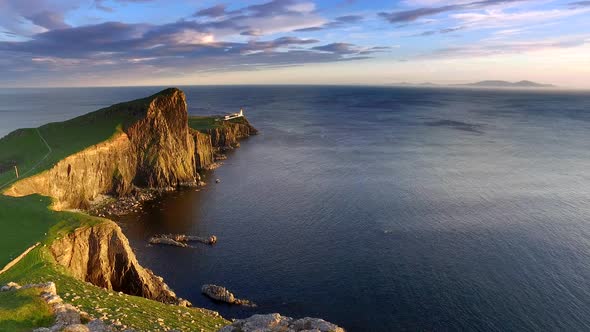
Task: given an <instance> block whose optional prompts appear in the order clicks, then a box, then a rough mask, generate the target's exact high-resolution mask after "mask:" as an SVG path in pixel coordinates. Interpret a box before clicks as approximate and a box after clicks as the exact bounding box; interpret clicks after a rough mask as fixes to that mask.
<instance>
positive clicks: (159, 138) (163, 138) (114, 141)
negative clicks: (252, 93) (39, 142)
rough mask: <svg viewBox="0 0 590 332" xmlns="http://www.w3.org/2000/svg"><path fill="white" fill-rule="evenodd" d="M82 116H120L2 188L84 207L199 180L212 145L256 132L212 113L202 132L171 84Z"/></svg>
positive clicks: (229, 145)
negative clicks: (103, 136) (104, 133)
mask: <svg viewBox="0 0 590 332" xmlns="http://www.w3.org/2000/svg"><path fill="white" fill-rule="evenodd" d="M86 117H88V118H91V119H95V120H96V119H100V118H102V117H108V118H115V119H116V118H120V119H121V121H120V123H119V124H118V126H117V128H116V131H115V134H113V135H112V136H111V137H110V138H109V139H107V140H106V141H103V142H100V143H97V144H94V145H91V146H88V147H86V148H84V149H82V150H81V151H79V152H76V153H73V154H71V155H68V156H66V157H65V158H63V159H61V160H60V161H58V162H57V163H56V164H55V165H54V166H52V167H51V168H49V169H47V170H46V171H44V172H41V173H39V174H36V175H33V176H31V177H28V178H25V179H23V180H20V181H17V182H16V183H14V184H13V185H12V186H10V187H9V188H8V189H7V190H6V191H5V192H4V194H6V195H10V196H16V197H20V196H26V195H30V194H41V195H44V196H51V197H53V198H54V199H55V201H54V205H53V208H54V209H56V210H64V209H86V208H88V207H89V206H91V205H92V204H93V202H94V201H95V199H96V198H97V197H98V196H99V195H100V194H109V195H113V196H116V197H119V196H124V195H126V194H129V193H130V192H131V191H132V189H133V188H134V187H135V186H136V187H141V188H155V189H171V188H176V187H178V186H185V185H186V186H194V185H197V184H198V183H199V180H200V177H199V170H201V169H206V168H208V167H210V166H211V165H212V164H213V162H214V155H215V153H216V151H218V150H219V149H227V148H232V147H235V146H237V145H238V140H239V139H241V138H244V137H247V136H249V135H250V134H255V133H256V132H257V131H256V129H254V128H253V127H252V126H251V125H250V124H249V123H248V122H247V120H246V119H242V120H240V122H236V123H230V122H223V121H218V120H217V119H213V120H214V121H215V128H213V129H208V130H205V131H204V132H199V131H196V130H194V129H192V128H190V127H189V121H188V113H187V105H186V96H185V94H184V92H182V91H181V90H179V89H176V88H170V89H166V90H163V91H161V92H159V93H157V94H155V95H152V96H150V97H148V98H145V99H139V100H135V101H131V102H126V103H121V104H116V105H113V106H111V107H108V108H106V109H103V110H99V111H97V112H93V113H90V114H88V115H85V116H82V117H80V118H77V119H75V120H76V121H77V122H81V121H84V120H87V122H88V121H90V119H85V118H86ZM65 123H66V124H67V123H68V122H65ZM88 125H92V124H91V123H89V124H88ZM66 128H67V127H66Z"/></svg>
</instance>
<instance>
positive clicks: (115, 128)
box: [0, 90, 229, 331]
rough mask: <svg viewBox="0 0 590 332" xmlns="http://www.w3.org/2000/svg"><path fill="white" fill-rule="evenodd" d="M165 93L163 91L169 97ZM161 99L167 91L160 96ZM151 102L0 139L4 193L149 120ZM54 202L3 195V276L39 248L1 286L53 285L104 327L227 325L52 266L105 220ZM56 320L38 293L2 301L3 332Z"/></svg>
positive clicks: (209, 121)
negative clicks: (57, 246)
mask: <svg viewBox="0 0 590 332" xmlns="http://www.w3.org/2000/svg"><path fill="white" fill-rule="evenodd" d="M165 91H166V90H165ZM163 92H164V91H163ZM152 98H153V96H152V97H148V98H144V99H138V100H135V101H131V102H126V103H121V104H116V105H113V106H111V107H107V108H104V109H101V110H98V111H95V112H92V113H89V114H86V115H83V116H80V117H77V118H74V119H71V120H68V121H64V122H58V123H50V124H47V125H44V126H41V127H39V128H32V129H19V130H17V131H14V132H12V133H10V134H8V135H7V136H5V137H3V138H1V139H0V192H1V191H2V190H4V189H6V188H7V187H8V186H9V185H10V184H11V183H12V182H14V181H15V180H16V176H15V172H14V165H17V166H18V170H19V173H20V175H21V177H20V179H22V178H25V177H29V176H32V175H35V174H37V173H40V172H42V171H45V170H48V169H50V168H51V167H52V166H54V165H55V164H56V163H57V162H59V161H60V160H62V159H64V158H65V157H67V156H70V155H72V154H75V153H77V152H79V151H82V150H84V149H85V148H88V147H90V146H93V145H95V144H98V143H100V142H103V141H105V140H108V139H109V138H110V137H112V136H113V135H114V134H116V133H117V132H120V131H122V130H124V129H125V128H127V126H129V125H131V124H133V123H134V122H135V121H137V120H138V119H141V118H143V117H144V116H145V110H146V108H147V105H148V104H149V103H150V101H151V99H152ZM189 124H190V126H191V127H192V128H194V129H197V130H202V131H206V130H207V129H211V128H215V127H216V126H222V125H223V123H222V122H218V121H216V120H215V118H213V117H191V120H189ZM51 203H52V200H51V199H50V198H48V197H43V196H40V195H30V196H26V197H8V196H5V195H0V229H2V232H0V268H1V267H3V266H4V265H5V264H6V263H8V262H9V261H11V260H12V259H13V258H15V257H17V256H18V255H19V254H20V253H22V252H23V251H24V250H25V249H27V248H28V247H30V246H31V245H33V244H35V243H36V242H40V243H41V245H39V246H38V247H36V248H35V249H33V250H32V251H31V252H30V253H29V254H28V255H26V256H25V257H24V258H23V259H22V260H20V261H19V262H18V263H16V264H15V265H14V266H13V267H12V268H11V269H9V270H8V271H6V272H4V273H3V274H0V285H4V284H6V283H8V282H10V281H14V282H17V283H19V284H21V285H24V284H29V283H43V282H47V281H53V282H55V284H56V286H57V291H58V294H59V295H60V296H61V297H62V298H63V299H64V301H65V302H67V303H71V304H73V305H75V306H77V307H78V308H80V310H83V311H86V312H88V313H89V314H90V315H92V316H94V317H97V318H104V320H105V321H114V320H118V321H120V322H121V323H122V324H124V325H126V326H128V327H131V328H134V329H136V330H138V331H161V330H163V329H164V328H166V329H176V330H181V331H216V330H218V329H219V327H221V326H222V325H225V324H228V323H229V322H228V321H226V320H225V319H223V318H221V317H218V316H215V315H212V314H211V313H210V312H208V311H206V310H204V309H199V308H185V307H180V306H174V305H167V304H163V303H160V302H156V301H152V300H148V299H145V298H141V297H136V296H130V295H124V294H120V293H117V292H113V291H108V290H105V289H103V288H100V287H96V286H94V285H91V284H90V283H87V282H84V281H82V280H79V279H76V278H74V277H73V276H72V275H71V274H70V273H69V272H68V271H67V270H66V269H65V268H64V267H62V266H60V265H58V264H57V263H56V262H55V259H54V258H53V256H52V254H51V253H50V251H49V249H48V247H49V246H50V244H51V243H52V242H53V241H54V240H55V239H57V238H60V237H63V236H64V235H65V234H68V233H70V232H72V231H74V230H75V229H77V228H80V227H90V226H93V225H97V224H99V223H102V222H105V219H101V218H96V217H92V216H89V215H86V214H84V213H77V212H68V211H53V210H51V209H49V206H50V205H51ZM52 320H53V317H52V316H51V314H50V312H49V308H48V306H47V305H46V303H45V302H43V301H41V300H40V298H39V294H37V293H36V292H35V290H34V289H31V290H19V291H16V292H6V293H0V331H25V330H30V329H31V328H33V327H38V326H48V325H50V324H51V321H52Z"/></svg>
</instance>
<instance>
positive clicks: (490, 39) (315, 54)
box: [0, 0, 590, 88]
mask: <svg viewBox="0 0 590 332" xmlns="http://www.w3.org/2000/svg"><path fill="white" fill-rule="evenodd" d="M0 77H1V79H0V86H2V87H21V86H122V85H202V84H205V85H217V84H370V85H381V84H394V83H399V82H409V83H423V82H433V83H438V84H458V83H467V82H474V81H480V80H508V81H519V80H532V81H537V82H542V83H552V84H556V85H558V86H561V87H568V88H590V79H589V77H590V1H577V0H569V1H568V0H566V1H562V0H448V1H442V0H398V1H394V0H390V1H380V0H372V1H361V0H263V1H258V0H251V1H230V0H227V1H223V0H219V1H218V0H213V1H211V0H204V1H197V0H174V1H173V0H59V1H58V0H0Z"/></svg>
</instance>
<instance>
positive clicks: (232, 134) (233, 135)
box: [207, 118, 258, 150]
mask: <svg viewBox="0 0 590 332" xmlns="http://www.w3.org/2000/svg"><path fill="white" fill-rule="evenodd" d="M234 121H235V122H234ZM207 133H208V134H209V135H211V144H212V145H213V147H216V148H218V149H221V150H226V149H233V148H235V147H237V146H239V140H240V139H242V138H246V137H248V136H251V135H256V134H257V133H258V130H256V128H254V127H252V125H250V122H248V120H247V119H246V118H239V119H236V120H232V121H224V122H223V125H221V126H220V127H218V128H213V129H208V130H207Z"/></svg>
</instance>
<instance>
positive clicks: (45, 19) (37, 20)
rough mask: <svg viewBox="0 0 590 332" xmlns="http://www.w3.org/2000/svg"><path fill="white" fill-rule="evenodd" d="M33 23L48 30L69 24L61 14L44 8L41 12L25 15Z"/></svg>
mask: <svg viewBox="0 0 590 332" xmlns="http://www.w3.org/2000/svg"><path fill="white" fill-rule="evenodd" d="M26 18H27V19H28V20H30V21H31V22H33V24H35V25H38V26H40V27H43V28H45V29H48V30H53V29H65V28H69V27H70V26H69V25H68V24H66V23H65V22H64V17H63V14H61V13H56V12H52V11H49V10H44V11H42V12H39V13H36V14H33V15H31V16H27V17H26Z"/></svg>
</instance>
